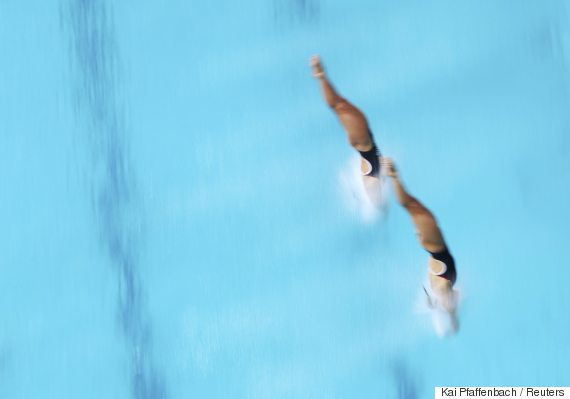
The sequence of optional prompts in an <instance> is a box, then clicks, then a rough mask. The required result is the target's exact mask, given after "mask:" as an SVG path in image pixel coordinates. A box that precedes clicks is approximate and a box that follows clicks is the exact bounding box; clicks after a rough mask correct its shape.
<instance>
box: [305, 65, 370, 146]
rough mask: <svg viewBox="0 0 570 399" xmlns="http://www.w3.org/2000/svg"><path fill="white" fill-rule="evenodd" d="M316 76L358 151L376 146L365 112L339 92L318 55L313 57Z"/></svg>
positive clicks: (330, 105)
mask: <svg viewBox="0 0 570 399" xmlns="http://www.w3.org/2000/svg"><path fill="white" fill-rule="evenodd" d="M311 67H312V68H313V74H314V76H315V77H316V78H317V79H318V80H319V82H320V86H321V90H322V93H323V97H324V99H325V101H326V103H327V104H328V105H329V107H331V108H332V110H333V111H334V112H335V113H336V115H337V116H338V118H339V120H340V123H341V124H342V126H343V127H344V130H345V131H346V135H347V138H348V141H349V143H350V145H351V146H353V147H354V148H355V149H356V150H357V151H360V152H366V151H370V150H371V149H372V148H373V147H374V142H373V140H372V137H371V136H370V130H369V128H368V122H367V121H366V117H365V116H364V114H363V113H362V112H361V111H360V110H359V109H358V108H356V107H355V106H354V105H352V104H351V103H350V102H349V101H347V100H346V99H345V98H343V97H342V96H341V95H339V94H338V93H337V91H336V90H335V89H334V87H333V86H332V84H331V82H330V81H329V80H328V79H327V77H326V76H325V72H324V69H323V66H322V64H321V61H320V59H319V57H318V56H315V57H313V58H311Z"/></svg>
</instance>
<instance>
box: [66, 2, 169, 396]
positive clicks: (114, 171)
mask: <svg viewBox="0 0 570 399" xmlns="http://www.w3.org/2000/svg"><path fill="white" fill-rule="evenodd" d="M61 21H62V29H63V31H64V33H65V35H67V36H68V37H69V44H70V49H69V53H70V64H71V81H70V86H72V90H73V93H72V95H73V97H72V98H73V101H74V104H73V105H74V112H75V116H76V120H77V125H78V127H77V130H78V131H77V135H78V136H77V142H78V143H79V145H81V146H85V147H86V149H87V152H88V153H89V156H88V158H89V159H86V160H85V162H86V164H87V165H88V166H87V173H86V177H87V179H88V180H89V182H88V185H89V189H90V190H91V198H92V206H93V211H94V213H95V217H96V220H97V225H98V228H99V234H100V243H101V246H102V248H103V250H104V251H105V254H106V256H107V257H108V260H109V262H110V264H111V265H112V267H113V269H114V272H115V273H116V277H117V281H118V292H119V295H118V299H117V302H118V320H119V325H120V327H121V331H122V334H123V336H124V339H125V345H126V350H127V353H128V354H129V356H130V359H129V361H130V362H131V364H130V367H131V388H130V389H131V395H132V397H133V398H137V399H157V398H166V397H167V395H166V388H165V383H164V380H163V378H162V376H161V373H160V372H159V371H158V370H157V367H156V365H155V361H154V359H153V355H152V339H151V320H150V318H149V316H148V315H147V313H146V310H145V307H144V290H143V287H142V285H141V282H140V278H139V270H138V269H139V267H138V266H139V264H140V256H141V249H142V244H141V240H142V238H143V237H142V235H143V234H142V226H143V225H144V210H143V208H142V206H141V203H140V199H139V197H138V195H137V189H136V186H137V185H136V176H135V174H134V171H133V168H132V165H131V163H130V159H129V151H128V140H127V136H126V131H127V129H126V127H125V116H126V113H125V103H124V101H125V100H124V99H123V98H122V97H121V90H120V83H121V74H120V68H119V64H120V63H119V51H118V48H117V40H116V35H115V25H114V18H113V12H112V8H111V6H110V3H108V2H107V0H63V1H62V3H61Z"/></svg>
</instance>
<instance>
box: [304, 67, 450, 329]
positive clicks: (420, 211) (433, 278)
mask: <svg viewBox="0 0 570 399" xmlns="http://www.w3.org/2000/svg"><path fill="white" fill-rule="evenodd" d="M311 67H312V70H313V76H314V77H315V78H316V79H318V81H319V83H320V86H321V90H322V93H323V97H324V99H325V101H326V103H327V104H328V105H329V107H331V109H332V110H333V111H334V112H335V114H336V115H337V117H338V118H339V120H340V123H341V124H342V126H343V127H344V130H345V132H346V135H347V137H348V141H349V143H350V145H351V146H352V147H354V148H355V149H356V150H357V151H358V152H359V153H360V156H361V162H360V164H361V165H360V167H361V171H362V178H363V183H364V186H365V188H366V190H367V192H368V194H369V195H371V196H372V197H373V198H372V199H374V196H377V193H378V192H379V187H380V182H379V177H380V170H381V169H382V170H385V172H384V174H385V175H387V176H389V177H390V178H391V179H392V183H393V186H394V190H395V191H396V197H397V199H398V202H399V203H400V205H402V207H403V208H404V209H406V210H407V211H408V214H409V215H410V217H411V218H412V222H413V223H414V225H415V227H416V231H417V235H418V239H419V242H420V245H421V246H422V247H423V248H424V249H425V250H426V251H427V252H428V253H429V254H430V256H429V259H428V279H429V283H430V287H431V293H432V295H430V294H428V293H427V291H426V294H427V296H428V304H429V305H430V307H437V308H440V309H442V310H444V311H445V312H446V313H447V314H448V315H449V316H450V320H451V329H452V331H453V332H455V331H457V329H458V327H459V324H458V320H457V314H456V310H457V299H458V294H457V291H455V290H454V289H453V285H454V284H455V280H456V279H457V271H456V269H455V261H454V259H453V256H451V253H450V252H449V249H448V248H447V245H446V243H445V241H444V239H443V234H442V232H441V230H440V228H439V226H438V225H437V221H436V219H435V217H434V216H433V214H432V213H431V212H430V211H429V209H427V208H426V207H425V206H424V205H423V204H422V203H421V202H420V201H419V200H418V199H416V198H415V197H413V196H411V195H410V194H409V193H408V192H407V191H406V189H405V188H404V186H403V184H402V183H401V181H400V179H399V176H398V173H397V172H396V168H395V166H394V164H393V162H392V160H391V159H389V158H381V157H380V151H379V149H378V147H377V146H376V143H375V142H374V137H373V136H372V132H371V130H370V128H369V126H368V122H367V121H366V117H365V116H364V114H363V113H362V112H361V111H360V110H359V109H358V108H356V107H355V106H354V105H352V104H351V103H350V102H348V101H347V100H346V99H345V98H343V97H342V96H340V95H339V94H338V93H337V92H336V90H335V89H334V87H333V86H332V84H331V83H330V81H329V80H328V79H327V76H326V75H325V71H324V68H323V66H322V64H321V61H320V58H319V57H318V56H314V57H312V58H311Z"/></svg>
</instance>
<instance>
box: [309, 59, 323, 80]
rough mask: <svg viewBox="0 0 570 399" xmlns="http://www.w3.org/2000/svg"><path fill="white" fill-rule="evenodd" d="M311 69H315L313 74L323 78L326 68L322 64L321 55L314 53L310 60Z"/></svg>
mask: <svg viewBox="0 0 570 399" xmlns="http://www.w3.org/2000/svg"><path fill="white" fill-rule="evenodd" d="M310 65H311V69H312V70H313V76H314V77H315V78H317V79H322V78H324V77H325V69H324V68H323V65H322V64H321V57H319V56H318V55H314V56H312V57H311V61H310Z"/></svg>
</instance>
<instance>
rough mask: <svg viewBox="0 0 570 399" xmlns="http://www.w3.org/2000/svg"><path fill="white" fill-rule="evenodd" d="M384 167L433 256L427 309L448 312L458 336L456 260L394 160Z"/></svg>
mask: <svg viewBox="0 0 570 399" xmlns="http://www.w3.org/2000/svg"><path fill="white" fill-rule="evenodd" d="M381 164H382V168H383V169H384V170H385V173H386V175H387V176H389V177H391V179H392V183H393V186H394V191H395V192H396V198H397V199H398V202H399V203H400V205H402V207H404V209H406V210H407V211H408V214H409V215H410V217H411V218H412V222H413V223H414V226H415V227H416V234H417V237H418V240H419V242H420V245H421V246H422V247H423V248H424V249H425V250H426V251H427V252H428V253H429V254H430V256H429V258H428V280H429V285H430V288H431V290H430V291H431V293H428V291H427V290H426V289H425V288H424V291H425V293H426V295H427V297H428V305H429V306H430V307H432V308H440V309H441V310H443V311H445V312H446V313H447V314H448V315H449V317H450V322H451V325H450V327H451V330H452V332H457V330H458V329H459V321H458V319H457V303H458V299H459V293H458V292H457V291H456V290H455V289H454V288H453V286H454V285H455V281H456V280H457V270H456V269H455V259H453V256H452V255H451V253H450V252H449V249H448V247H447V244H446V243H445V240H444V239H443V233H442V232H441V229H440V228H439V226H438V224H437V220H436V219H435V216H434V215H433V214H432V213H431V212H430V210H429V209H427V208H426V207H425V206H424V205H423V204H422V203H421V202H420V201H419V200H418V199H417V198H415V197H413V196H412V195H410V194H409V193H408V192H407V191H406V189H405V188H404V185H403V184H402V182H401V181H400V177H399V175H398V172H397V171H396V167H395V166H394V163H393V162H392V160H391V159H390V158H382V162H381Z"/></svg>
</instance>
